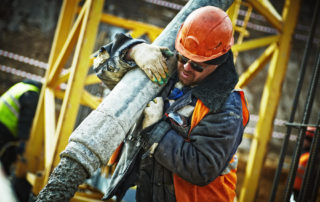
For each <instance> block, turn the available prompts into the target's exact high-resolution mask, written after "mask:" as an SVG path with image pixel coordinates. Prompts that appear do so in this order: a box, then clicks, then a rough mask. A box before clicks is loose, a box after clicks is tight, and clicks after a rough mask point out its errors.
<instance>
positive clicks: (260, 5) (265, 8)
mask: <svg viewBox="0 0 320 202" xmlns="http://www.w3.org/2000/svg"><path fill="white" fill-rule="evenodd" d="M247 2H248V3H250V4H251V5H252V6H253V8H254V9H256V10H257V11H258V12H259V13H260V14H262V15H263V16H264V17H265V18H266V19H267V20H268V21H269V22H270V24H271V25H272V26H274V27H275V28H276V29H278V30H279V31H282V28H283V21H282V17H281V16H280V15H279V14H278V12H277V11H276V10H275V9H274V8H273V6H272V4H270V2H269V1H259V0H258V1H257V0H247Z"/></svg>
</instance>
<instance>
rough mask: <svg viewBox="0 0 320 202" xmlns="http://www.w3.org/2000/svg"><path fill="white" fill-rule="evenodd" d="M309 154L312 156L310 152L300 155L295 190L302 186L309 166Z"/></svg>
mask: <svg viewBox="0 0 320 202" xmlns="http://www.w3.org/2000/svg"><path fill="white" fill-rule="evenodd" d="M309 156H310V152H306V153H304V154H302V155H301V156H300V159H299V167H298V170H297V176H296V179H295V180H294V185H293V188H294V189H295V190H300V188H301V185H302V180H303V175H304V171H305V169H306V167H307V163H308V159H309Z"/></svg>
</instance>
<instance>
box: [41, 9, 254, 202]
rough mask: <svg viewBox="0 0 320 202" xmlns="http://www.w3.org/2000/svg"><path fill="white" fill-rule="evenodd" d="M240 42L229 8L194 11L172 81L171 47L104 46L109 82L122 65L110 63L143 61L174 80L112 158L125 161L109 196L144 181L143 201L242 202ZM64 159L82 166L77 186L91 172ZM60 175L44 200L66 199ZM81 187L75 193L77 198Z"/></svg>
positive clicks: (126, 42)
mask: <svg viewBox="0 0 320 202" xmlns="http://www.w3.org/2000/svg"><path fill="white" fill-rule="evenodd" d="M232 44H233V36H232V24H231V21H230V19H229V17H228V16H227V14H226V13H225V12H224V11H223V10H221V9H219V8H216V7H213V6H206V7H202V8H200V9H197V10H195V11H194V12H192V13H191V14H190V15H189V16H188V17H187V19H186V21H185V22H184V24H183V25H182V27H181V29H180V30H179V32H178V35H177V38H176V42H175V48H176V51H177V52H176V53H175V54H174V55H175V57H170V58H171V59H174V63H173V64H175V66H176V67H175V69H176V71H175V72H174V73H173V74H172V76H171V78H169V79H168V81H167V73H168V68H167V66H166V58H165V57H164V56H163V55H166V56H167V55H168V52H169V51H168V49H167V50H166V49H164V48H162V47H158V46H154V45H148V44H146V43H144V42H143V41H142V40H137V39H132V38H130V37H128V36H126V35H123V34H118V35H117V37H116V40H115V41H114V42H112V43H111V44H108V45H106V46H104V47H103V48H102V49H101V51H100V54H99V56H98V60H97V61H99V58H100V59H101V58H104V55H107V56H106V57H105V58H108V59H107V62H106V64H107V65H97V66H96V71H97V73H98V76H99V78H101V79H102V80H103V81H105V82H106V83H107V84H108V81H109V79H110V75H112V71H113V69H114V67H112V66H110V65H108V64H118V65H122V66H123V67H122V68H128V69H130V67H133V66H135V65H138V66H139V67H140V68H141V69H142V70H143V71H144V72H145V73H146V74H147V75H148V77H149V78H150V79H151V80H152V81H154V82H157V83H158V84H160V85H162V84H163V83H166V85H165V87H164V88H163V89H162V91H161V92H160V93H159V95H158V97H156V98H155V99H154V100H152V101H150V103H149V104H148V105H147V107H146V109H145V110H144V116H143V117H142V123H141V124H137V125H135V126H134V127H133V128H132V130H130V133H129V134H128V135H127V136H126V139H125V141H124V142H123V144H122V147H120V148H119V149H118V150H117V151H119V152H116V153H117V154H118V156H117V157H116V156H114V155H113V156H112V157H111V158H110V160H111V161H113V162H110V163H114V160H116V162H117V167H116V170H115V172H114V173H113V176H112V178H111V181H110V183H109V186H108V188H107V190H106V191H105V193H106V195H105V199H109V198H111V197H113V196H114V195H115V196H117V200H118V201H120V200H121V199H122V197H123V196H124V194H125V192H126V191H127V189H128V188H129V187H131V186H133V185H137V192H136V199H137V201H142V202H149V201H160V202H163V201H181V202H185V201H199V202H202V201H233V200H234V197H235V188H236V179H237V177H236V167H237V157H236V156H235V152H236V150H237V147H238V145H239V144H240V142H241V139H242V134H243V131H244V128H245V126H246V124H247V122H248V118H249V112H248V110H247V107H246V102H245V98H244V94H243V92H242V91H240V90H234V88H235V85H236V83H237V81H238V76H237V73H236V71H235V67H234V63H233V55H232V52H231V50H230V48H231V45H232ZM165 53H166V54H165ZM101 61H103V59H101ZM104 64H105V63H104ZM169 69H170V68H169ZM115 74H116V73H115ZM109 84H110V83H109ZM61 161H64V162H65V163H64V165H69V166H68V169H70V172H75V170H76V172H77V176H76V178H77V179H75V178H73V179H72V183H75V184H76V186H77V185H78V184H79V183H81V181H83V180H84V179H85V178H86V177H88V176H87V171H86V170H85V169H84V168H83V167H82V166H81V165H76V163H75V162H74V161H73V160H71V159H69V158H63V156H62V160H61ZM66 162H68V163H66ZM70 162H72V163H70ZM60 165H61V162H60ZM58 167H59V166H58ZM56 169H59V168H56ZM56 169H55V170H56ZM61 169H63V168H61ZM55 173H57V172H55V171H54V172H53V174H52V175H51V177H50V180H49V183H48V185H47V186H46V187H45V188H44V190H42V191H41V192H40V194H39V196H38V201H50V200H54V199H56V200H59V199H60V200H59V201H61V199H65V198H63V197H60V196H57V195H56V196H54V194H52V193H53V192H54V190H55V188H57V186H58V185H57V181H58V180H56V177H55V175H57V174H55ZM61 178H62V177H61ZM76 188H77V187H75V188H74V190H72V191H71V190H68V189H67V191H69V192H70V193H71V192H73V193H71V194H70V195H71V196H72V194H74V192H75V191H76ZM59 197H60V198H59Z"/></svg>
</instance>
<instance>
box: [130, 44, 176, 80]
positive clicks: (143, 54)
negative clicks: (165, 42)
mask: <svg viewBox="0 0 320 202" xmlns="http://www.w3.org/2000/svg"><path fill="white" fill-rule="evenodd" d="M171 55H173V54H172V53H171V51H170V50H169V49H168V48H165V47H159V46H155V45H150V44H146V43H141V44H137V45H135V46H133V47H132V48H131V49H130V51H129V52H128V55H127V56H128V58H130V59H133V60H134V61H135V62H136V64H137V65H138V66H139V67H140V68H141V69H142V70H143V71H144V72H145V73H146V74H147V76H148V77H149V79H150V80H151V81H153V82H155V83H158V84H160V85H162V84H164V83H166V81H167V76H168V72H169V71H168V67H167V64H166V57H168V56H171ZM165 56H166V57H165Z"/></svg>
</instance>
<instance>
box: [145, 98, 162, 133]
mask: <svg viewBox="0 0 320 202" xmlns="http://www.w3.org/2000/svg"><path fill="white" fill-rule="evenodd" d="M143 114H144V119H143V121H142V128H146V127H148V126H151V125H152V124H154V123H156V122H157V121H159V120H160V119H161V117H162V115H163V99H162V97H156V98H154V99H153V100H151V101H150V102H149V104H148V105H147V107H146V108H145V109H144V111H143Z"/></svg>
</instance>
